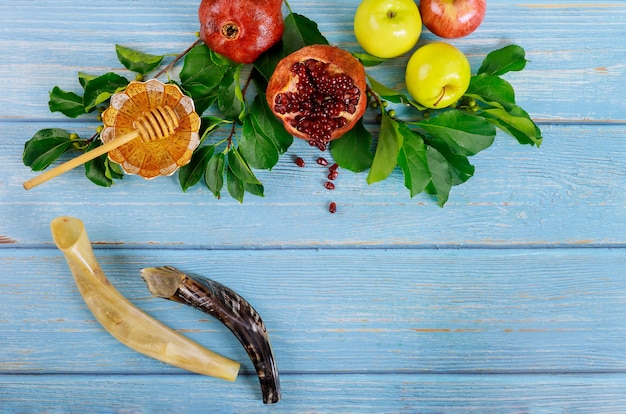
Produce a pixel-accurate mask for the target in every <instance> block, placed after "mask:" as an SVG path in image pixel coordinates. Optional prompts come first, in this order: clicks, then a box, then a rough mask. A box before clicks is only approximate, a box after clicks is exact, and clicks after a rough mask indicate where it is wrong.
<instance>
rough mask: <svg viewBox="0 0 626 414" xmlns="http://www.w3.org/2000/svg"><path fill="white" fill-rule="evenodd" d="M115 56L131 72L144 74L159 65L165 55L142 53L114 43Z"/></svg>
mask: <svg viewBox="0 0 626 414" xmlns="http://www.w3.org/2000/svg"><path fill="white" fill-rule="evenodd" d="M115 52H116V53H117V58H118V59H119V61H120V63H121V64H122V65H124V67H125V68H126V69H128V70H130V71H132V72H135V73H140V74H142V75H145V74H146V73H148V72H150V71H152V70H153V69H154V68H156V67H157V66H159V64H160V63H161V61H163V58H164V57H165V56H160V55H150V54H147V53H142V52H139V51H137V50H134V49H130V48H128V47H124V46H122V45H117V44H116V45H115Z"/></svg>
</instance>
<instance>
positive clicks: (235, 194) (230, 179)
mask: <svg viewBox="0 0 626 414" xmlns="http://www.w3.org/2000/svg"><path fill="white" fill-rule="evenodd" d="M229 154H230V153H229ZM259 184H260V183H259ZM226 188H227V189H228V194H230V196H231V197H232V198H234V199H235V200H237V201H239V202H240V203H243V195H244V191H245V189H244V187H243V180H241V179H240V178H239V177H237V176H236V175H235V173H234V172H233V170H231V169H230V165H229V167H228V168H227V169H226Z"/></svg>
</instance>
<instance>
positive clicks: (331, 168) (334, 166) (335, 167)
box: [328, 163, 339, 171]
mask: <svg viewBox="0 0 626 414" xmlns="http://www.w3.org/2000/svg"><path fill="white" fill-rule="evenodd" d="M337 168H339V164H337V163H334V164H333V165H331V166H330V167H328V169H329V170H331V171H335V170H336V169H337Z"/></svg>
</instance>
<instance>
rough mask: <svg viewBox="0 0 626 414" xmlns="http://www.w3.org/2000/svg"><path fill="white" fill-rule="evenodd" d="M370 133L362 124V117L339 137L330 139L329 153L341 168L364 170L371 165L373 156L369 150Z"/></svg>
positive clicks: (370, 142)
mask: <svg viewBox="0 0 626 414" xmlns="http://www.w3.org/2000/svg"><path fill="white" fill-rule="evenodd" d="M371 146H372V134H370V132H369V131H368V130H367V128H365V126H364V125H363V119H360V120H359V122H357V123H356V125H355V126H354V127H353V128H352V129H351V130H350V131H348V132H346V133H345V134H344V135H343V136H342V137H341V138H339V139H337V140H335V141H332V142H331V144H330V153H331V154H332V155H333V159H334V160H335V162H336V163H337V164H338V165H339V166H340V167H342V168H345V169H347V170H350V171H353V172H361V171H365V170H367V169H368V168H370V167H371V166H372V160H373V159H374V156H373V155H372V153H371V152H370V148H371Z"/></svg>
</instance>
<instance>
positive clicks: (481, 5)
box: [420, 0, 487, 39]
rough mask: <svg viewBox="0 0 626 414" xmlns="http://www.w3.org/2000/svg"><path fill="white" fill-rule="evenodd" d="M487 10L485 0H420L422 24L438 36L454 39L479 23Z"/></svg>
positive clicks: (470, 31)
mask: <svg viewBox="0 0 626 414" xmlns="http://www.w3.org/2000/svg"><path fill="white" fill-rule="evenodd" d="M486 10H487V0H421V1H420V14H421V15H422V21H423V22H424V26H426V27H427V28H428V30H430V31H431V32H432V33H434V34H435V35H437V36H439V37H445V38H447V39H454V38H457V37H463V36H467V35H468V34H470V33H472V32H473V31H474V30H476V28H477V27H478V26H479V25H480V23H481V22H482V21H483V18H484V17H485V12H486Z"/></svg>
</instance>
